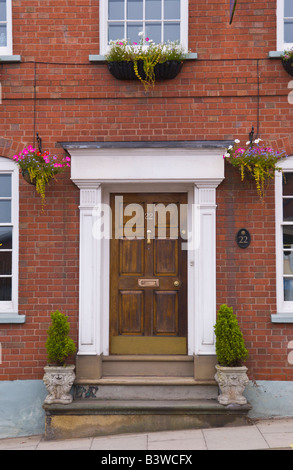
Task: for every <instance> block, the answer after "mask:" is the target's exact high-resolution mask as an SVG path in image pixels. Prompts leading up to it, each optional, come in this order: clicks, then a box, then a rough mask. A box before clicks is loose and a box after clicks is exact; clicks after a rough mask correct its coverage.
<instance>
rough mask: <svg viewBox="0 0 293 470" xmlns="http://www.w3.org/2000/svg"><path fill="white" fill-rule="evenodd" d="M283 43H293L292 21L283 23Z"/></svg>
mask: <svg viewBox="0 0 293 470" xmlns="http://www.w3.org/2000/svg"><path fill="white" fill-rule="evenodd" d="M284 41H285V42H293V21H292V20H285V23H284Z"/></svg>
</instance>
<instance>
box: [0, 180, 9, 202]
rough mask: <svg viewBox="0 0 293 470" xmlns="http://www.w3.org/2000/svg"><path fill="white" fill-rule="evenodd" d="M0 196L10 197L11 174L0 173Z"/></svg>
mask: <svg viewBox="0 0 293 470" xmlns="http://www.w3.org/2000/svg"><path fill="white" fill-rule="evenodd" d="M0 197H11V175H5V174H2V175H1V174H0Z"/></svg>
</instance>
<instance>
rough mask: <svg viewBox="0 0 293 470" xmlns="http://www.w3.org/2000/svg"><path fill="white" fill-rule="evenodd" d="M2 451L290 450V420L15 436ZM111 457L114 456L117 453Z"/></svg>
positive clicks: (0, 444) (292, 421)
mask: <svg viewBox="0 0 293 470" xmlns="http://www.w3.org/2000/svg"><path fill="white" fill-rule="evenodd" d="M2 450H47V451H48V450H67V451H70V450H94V451H124V454H123V455H125V451H128V450H132V451H146V450H148V451H152V454H153V453H154V452H158V453H160V454H161V453H162V451H172V450H176V451H183V450H293V418H281V419H265V420H258V421H254V422H253V424H251V425H246V426H237V427H222V428H203V429H192V430H183V431H163V432H148V433H141V434H123V435H115V436H103V437H86V438H80V439H65V440H55V441H46V440H45V439H44V436H42V435H38V436H27V437H15V438H9V439H0V451H2ZM105 455H107V456H108V455H110V454H105ZM113 455H114V454H113ZM115 455H116V456H117V452H116V453H115ZM107 458H108V457H107ZM102 463H103V462H102ZM109 463H110V462H108V464H109ZM112 463H117V462H112Z"/></svg>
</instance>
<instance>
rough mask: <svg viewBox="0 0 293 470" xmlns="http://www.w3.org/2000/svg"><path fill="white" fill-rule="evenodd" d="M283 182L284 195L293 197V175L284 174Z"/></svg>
mask: <svg viewBox="0 0 293 470" xmlns="http://www.w3.org/2000/svg"><path fill="white" fill-rule="evenodd" d="M282 180H283V195H284V196H293V173H287V172H286V173H284V178H282Z"/></svg>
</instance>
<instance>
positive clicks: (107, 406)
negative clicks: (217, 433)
mask: <svg viewBox="0 0 293 470" xmlns="http://www.w3.org/2000/svg"><path fill="white" fill-rule="evenodd" d="M43 408H44V410H45V412H46V426H45V428H46V429H45V439H48V440H52V439H64V438H66V439H69V438H77V437H91V436H106V435H113V434H124V433H141V432H151V431H166V430H180V429H199V428H203V427H205V428H207V427H223V426H240V425H241V426H243V425H246V424H250V423H249V419H248V418H247V414H248V412H249V410H250V409H251V406H250V405H249V404H247V405H243V406H239V405H236V406H226V407H225V406H223V405H220V404H219V403H218V401H217V400H203V399H200V400H74V401H73V402H72V403H71V404H69V405H59V404H55V405H54V404H51V405H43Z"/></svg>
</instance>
